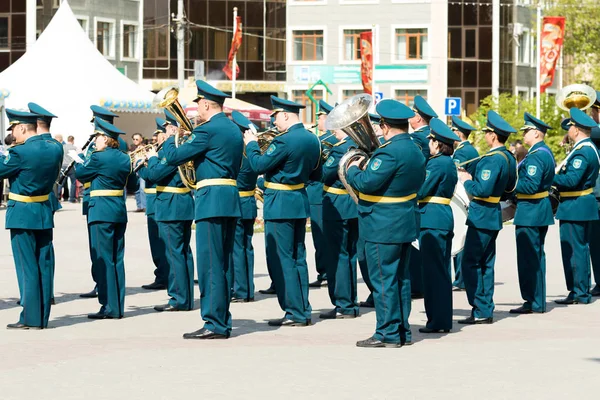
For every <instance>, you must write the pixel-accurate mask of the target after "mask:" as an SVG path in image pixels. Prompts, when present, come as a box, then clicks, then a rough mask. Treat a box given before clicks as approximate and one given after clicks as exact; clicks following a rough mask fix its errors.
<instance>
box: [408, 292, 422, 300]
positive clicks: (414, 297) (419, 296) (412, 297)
mask: <svg viewBox="0 0 600 400" xmlns="http://www.w3.org/2000/svg"><path fill="white" fill-rule="evenodd" d="M410 298H411V299H413V300H417V299H423V298H425V296H424V295H423V293H411V294H410Z"/></svg>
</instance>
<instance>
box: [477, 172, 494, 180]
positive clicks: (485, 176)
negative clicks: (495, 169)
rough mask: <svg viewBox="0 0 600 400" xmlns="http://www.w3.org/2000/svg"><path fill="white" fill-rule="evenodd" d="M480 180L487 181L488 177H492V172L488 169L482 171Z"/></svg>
mask: <svg viewBox="0 0 600 400" xmlns="http://www.w3.org/2000/svg"><path fill="white" fill-rule="evenodd" d="M480 176H481V180H484V181H488V180H489V179H490V177H491V176H492V171H491V170H489V169H484V170H483V171H481V175H480Z"/></svg>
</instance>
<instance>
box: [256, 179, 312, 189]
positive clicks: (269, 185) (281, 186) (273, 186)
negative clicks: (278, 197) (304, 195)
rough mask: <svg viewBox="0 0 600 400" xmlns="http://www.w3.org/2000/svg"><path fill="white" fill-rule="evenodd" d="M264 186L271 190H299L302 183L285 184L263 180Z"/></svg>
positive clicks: (302, 186)
mask: <svg viewBox="0 0 600 400" xmlns="http://www.w3.org/2000/svg"><path fill="white" fill-rule="evenodd" d="M265 187H266V188H267V189H273V190H300V189H302V188H304V183H299V184H297V185H286V184H285V183H273V182H267V181H265Z"/></svg>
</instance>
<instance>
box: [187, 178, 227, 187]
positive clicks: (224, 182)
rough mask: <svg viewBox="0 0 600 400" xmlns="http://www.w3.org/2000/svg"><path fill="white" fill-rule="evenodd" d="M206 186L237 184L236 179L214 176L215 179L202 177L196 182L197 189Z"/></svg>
mask: <svg viewBox="0 0 600 400" xmlns="http://www.w3.org/2000/svg"><path fill="white" fill-rule="evenodd" d="M206 186H237V182H236V181H235V179H226V178H214V179H202V180H201V181H200V182H198V183H196V189H200V188H203V187H206Z"/></svg>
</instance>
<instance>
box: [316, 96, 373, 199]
mask: <svg viewBox="0 0 600 400" xmlns="http://www.w3.org/2000/svg"><path fill="white" fill-rule="evenodd" d="M372 103H373V98H372V97H371V96H370V95H368V94H365V93H362V94H357V95H356V96H353V97H350V98H349V99H346V100H345V101H343V102H342V103H341V104H339V105H337V106H336V107H335V108H334V109H333V110H331V112H330V113H329V115H328V116H327V121H325V129H327V130H329V131H335V130H342V131H343V132H345V133H346V134H347V135H348V136H350V137H351V138H352V140H354V143H356V144H357V146H358V148H351V149H349V150H348V152H347V153H346V154H344V156H343V157H342V159H341V160H340V163H339V167H338V175H339V177H340V181H341V182H342V184H343V185H344V187H345V188H346V190H348V194H349V195H350V196H351V197H352V199H353V200H354V201H355V202H356V203H358V197H357V195H356V192H355V191H354V189H353V188H352V187H351V186H350V185H349V184H348V181H347V180H346V170H347V169H348V164H350V163H351V162H352V161H354V160H356V159H358V158H359V157H364V158H365V163H366V161H368V159H369V157H370V156H371V154H373V152H374V151H375V150H377V148H378V147H379V140H378V139H377V135H376V134H375V130H374V129H373V125H371V120H370V119H369V108H370V107H371V104H372ZM362 166H364V163H363V164H362V165H361V167H362Z"/></svg>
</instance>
